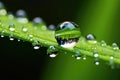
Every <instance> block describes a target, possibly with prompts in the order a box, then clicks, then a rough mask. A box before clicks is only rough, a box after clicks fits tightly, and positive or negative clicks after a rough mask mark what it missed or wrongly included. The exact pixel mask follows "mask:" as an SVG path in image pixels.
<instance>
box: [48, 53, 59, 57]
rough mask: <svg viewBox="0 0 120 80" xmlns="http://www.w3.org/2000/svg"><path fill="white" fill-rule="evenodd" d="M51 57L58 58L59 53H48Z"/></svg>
mask: <svg viewBox="0 0 120 80" xmlns="http://www.w3.org/2000/svg"><path fill="white" fill-rule="evenodd" d="M47 54H48V55H49V57H51V58H54V57H56V56H57V52H52V53H47Z"/></svg>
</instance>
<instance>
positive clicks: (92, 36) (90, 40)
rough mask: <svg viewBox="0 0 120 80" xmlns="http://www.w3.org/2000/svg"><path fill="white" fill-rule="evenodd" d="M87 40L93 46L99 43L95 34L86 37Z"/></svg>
mask: <svg viewBox="0 0 120 80" xmlns="http://www.w3.org/2000/svg"><path fill="white" fill-rule="evenodd" d="M86 39H87V40H88V42H89V43H91V44H96V43H97V41H96V40H95V36H94V35H93V34H88V35H87V36H86Z"/></svg>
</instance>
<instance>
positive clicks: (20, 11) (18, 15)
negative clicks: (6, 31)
mask: <svg viewBox="0 0 120 80" xmlns="http://www.w3.org/2000/svg"><path fill="white" fill-rule="evenodd" d="M16 16H17V17H26V12H25V11H24V10H22V9H20V10H18V11H17V12H16Z"/></svg>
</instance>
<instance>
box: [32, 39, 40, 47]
mask: <svg viewBox="0 0 120 80" xmlns="http://www.w3.org/2000/svg"><path fill="white" fill-rule="evenodd" d="M32 45H33V46H34V47H33V48H34V49H39V48H40V42H39V41H38V40H35V41H34V42H33V43H32Z"/></svg>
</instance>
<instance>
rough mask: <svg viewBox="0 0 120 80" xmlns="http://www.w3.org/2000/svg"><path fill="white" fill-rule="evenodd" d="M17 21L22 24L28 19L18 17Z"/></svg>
mask: <svg viewBox="0 0 120 80" xmlns="http://www.w3.org/2000/svg"><path fill="white" fill-rule="evenodd" d="M17 21H18V22H20V23H23V24H27V23H28V19H27V18H21V17H18V18H17Z"/></svg>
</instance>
